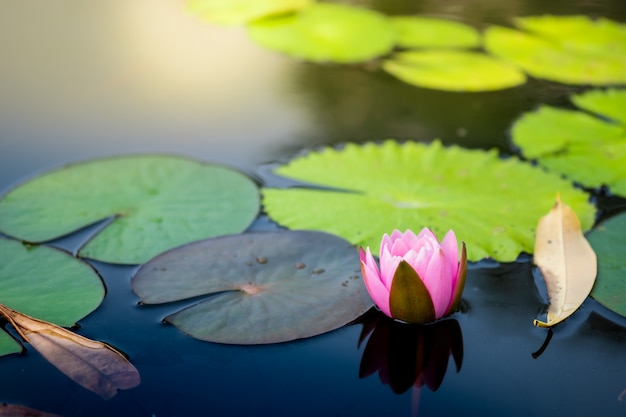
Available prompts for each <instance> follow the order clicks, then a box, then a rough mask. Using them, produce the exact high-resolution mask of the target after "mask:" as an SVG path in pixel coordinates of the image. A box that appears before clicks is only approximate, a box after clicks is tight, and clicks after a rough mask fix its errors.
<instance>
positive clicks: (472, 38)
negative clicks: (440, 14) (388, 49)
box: [391, 16, 480, 48]
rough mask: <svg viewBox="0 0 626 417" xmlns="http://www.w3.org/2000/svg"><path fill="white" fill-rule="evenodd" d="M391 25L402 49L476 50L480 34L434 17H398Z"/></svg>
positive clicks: (469, 27) (392, 19) (458, 24)
mask: <svg viewBox="0 0 626 417" xmlns="http://www.w3.org/2000/svg"><path fill="white" fill-rule="evenodd" d="M391 23H392V24H393V25H394V27H395V28H396V31H397V35H396V38H397V39H396V45H397V46H399V47H401V48H475V47H478V46H480V33H479V32H478V30H476V29H474V28H473V27H471V26H468V25H465V24H463V23H460V22H455V21H453V20H446V19H436V18H432V17H418V16H396V17H392V18H391Z"/></svg>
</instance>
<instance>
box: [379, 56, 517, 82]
mask: <svg viewBox="0 0 626 417" xmlns="http://www.w3.org/2000/svg"><path fill="white" fill-rule="evenodd" d="M383 69H384V70H385V71H387V72H388V73H390V74H391V75H393V76H395V77H397V78H399V79H400V80H402V81H404V82H406V83H408V84H411V85H415V86H418V87H425V88H432V89H436V90H447V91H490V90H502V89H505V88H511V87H515V86H518V85H521V84H524V83H525V82H526V76H525V75H524V73H523V72H521V71H519V70H518V69H517V68H515V67H513V66H511V65H510V64H508V63H505V62H502V61H499V60H497V59H494V58H492V57H490V56H487V55H485V54H482V53H479V52H466V51H446V50H438V51H437V50H432V51H431V50H426V51H407V52H401V53H399V54H396V55H394V56H393V58H392V59H389V60H386V61H385V62H384V63H383Z"/></svg>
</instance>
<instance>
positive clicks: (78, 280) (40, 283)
mask: <svg viewBox="0 0 626 417" xmlns="http://www.w3.org/2000/svg"><path fill="white" fill-rule="evenodd" d="M104 295H105V287H104V284H103V282H102V280H101V279H100V277H99V276H98V274H97V273H96V272H95V271H94V269H93V268H91V267H90V266H89V265H88V264H86V263H84V262H82V261H80V260H78V259H76V258H74V257H73V256H71V255H70V254H68V253H66V252H63V251H60V250H57V249H53V248H50V247H47V246H31V245H24V244H22V243H21V242H18V241H16V240H12V239H5V238H0V304H4V305H6V306H8V307H10V308H12V309H14V310H17V311H19V312H21V313H24V314H28V315H29V316H32V317H36V318H38V319H41V320H45V321H48V322H52V323H55V324H57V325H59V326H65V327H70V326H73V325H74V324H76V322H77V321H78V320H80V319H81V318H83V317H85V316H86V315H87V314H89V313H91V312H92V311H93V310H95V309H96V308H97V307H98V306H99V305H100V303H101V302H102V299H103V298H104ZM20 350H21V347H20V345H19V344H18V343H17V342H16V341H15V340H13V339H12V338H11V337H10V336H9V335H8V334H5V333H3V332H0V356H2V355H6V354H8V353H13V352H19V351H20Z"/></svg>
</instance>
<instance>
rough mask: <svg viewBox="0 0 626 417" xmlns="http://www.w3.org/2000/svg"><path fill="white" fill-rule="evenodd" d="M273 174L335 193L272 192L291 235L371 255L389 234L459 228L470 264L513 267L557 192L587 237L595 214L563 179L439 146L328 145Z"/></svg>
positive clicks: (267, 203) (269, 198)
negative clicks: (332, 238) (338, 240)
mask: <svg viewBox="0 0 626 417" xmlns="http://www.w3.org/2000/svg"><path fill="white" fill-rule="evenodd" d="M276 172H277V174H279V175H282V176H285V177H289V178H293V179H296V180H300V181H304V182H307V183H311V184H315V185H319V186H324V187H332V188H334V189H336V190H333V189H330V190H328V189H319V188H318V189H314V188H304V187H298V188H291V189H271V188H265V189H263V190H262V194H263V203H264V207H265V209H266V211H267V213H268V214H269V216H270V217H271V218H272V219H274V220H275V221H276V222H278V223H279V224H281V225H283V226H285V227H288V228H292V229H309V230H322V231H326V232H329V233H333V234H336V235H339V236H342V237H344V238H345V239H347V240H349V241H350V242H352V243H353V244H355V245H360V246H363V247H365V246H369V247H370V248H371V249H372V251H373V252H377V251H378V248H379V246H380V239H381V237H382V236H383V234H384V233H391V232H392V231H393V230H394V229H399V230H405V229H412V230H414V231H419V230H421V229H422V228H423V227H430V228H431V229H432V230H433V231H434V232H435V233H436V234H437V236H439V237H440V238H443V236H444V234H445V233H446V232H447V231H448V230H449V229H452V230H454V231H455V233H456V236H457V238H458V239H459V240H462V241H465V243H466V244H467V254H468V259H469V260H471V261H478V260H480V259H483V258H485V257H492V258H494V259H496V260H498V261H502V262H508V261H513V260H515V259H516V258H517V256H518V255H519V254H520V252H527V253H532V251H533V248H534V238H535V227H536V225H537V221H538V219H539V218H540V217H542V216H543V215H544V214H545V213H546V212H548V211H549V210H550V208H551V207H552V206H553V205H554V201H555V197H556V194H557V193H560V194H561V199H562V200H563V201H564V202H566V203H567V204H568V205H569V206H570V207H572V209H573V210H574V211H576V213H577V214H578V217H579V218H580V221H581V224H582V228H583V229H584V230H587V229H589V228H590V227H591V225H592V224H593V220H594V214H595V208H594V207H593V205H591V204H590V203H589V202H588V200H589V196H588V195H587V194H586V193H585V192H583V191H581V190H579V189H576V188H574V186H573V185H572V184H571V183H570V182H568V181H566V180H564V179H562V178H561V177H560V176H559V175H557V174H551V173H547V172H545V171H544V170H543V169H541V168H537V167H534V166H532V165H530V164H526V163H523V162H521V161H519V160H518V159H516V158H513V157H512V158H507V159H502V158H500V157H499V156H498V153H497V151H495V150H492V151H488V152H487V151H480V150H466V149H462V148H460V147H457V146H451V147H448V148H446V147H443V146H442V145H441V143H439V142H437V141H435V142H433V143H431V144H422V143H415V142H406V143H404V144H400V143H398V142H395V141H393V140H388V141H385V142H384V143H383V144H381V145H377V144H372V143H370V144H365V145H355V144H347V145H346V146H345V148H344V149H340V150H338V149H334V148H326V149H323V150H321V151H319V152H311V153H309V154H308V155H306V156H303V157H300V158H296V159H294V160H292V161H291V162H290V163H288V164H287V165H283V166H280V167H279V168H278V169H277V170H276ZM341 190H347V191H341Z"/></svg>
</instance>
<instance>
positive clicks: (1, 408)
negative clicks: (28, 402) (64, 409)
mask: <svg viewBox="0 0 626 417" xmlns="http://www.w3.org/2000/svg"><path fill="white" fill-rule="evenodd" d="M0 417H61V416H59V415H58V414H52V413H46V412H45V411H39V410H35V409H33V408H29V407H24V406H23V405H19V404H6V403H2V404H0Z"/></svg>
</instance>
